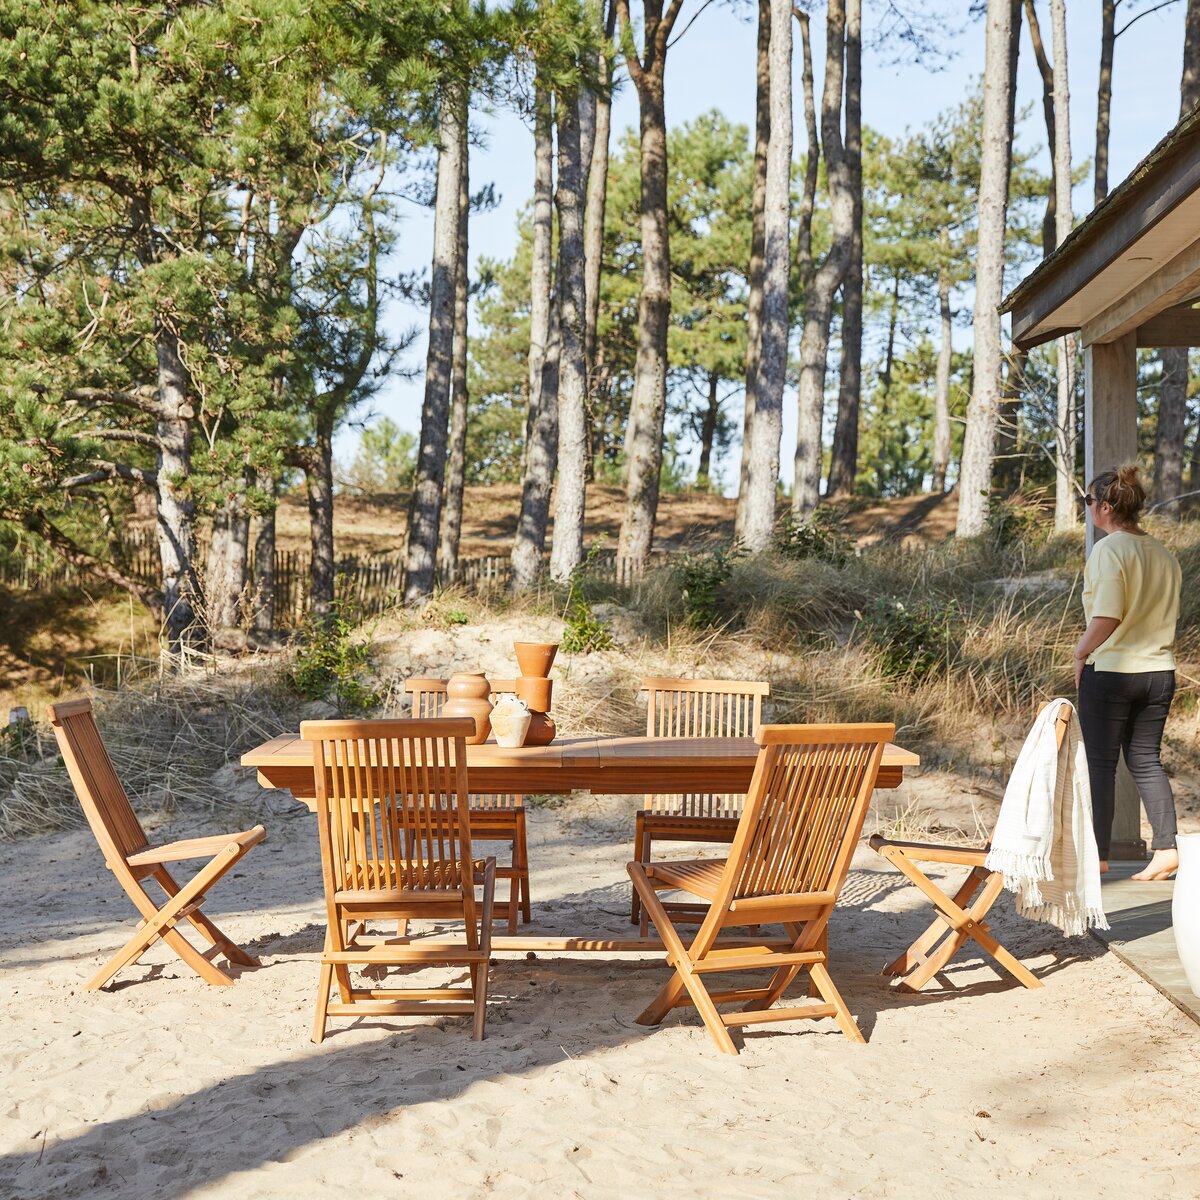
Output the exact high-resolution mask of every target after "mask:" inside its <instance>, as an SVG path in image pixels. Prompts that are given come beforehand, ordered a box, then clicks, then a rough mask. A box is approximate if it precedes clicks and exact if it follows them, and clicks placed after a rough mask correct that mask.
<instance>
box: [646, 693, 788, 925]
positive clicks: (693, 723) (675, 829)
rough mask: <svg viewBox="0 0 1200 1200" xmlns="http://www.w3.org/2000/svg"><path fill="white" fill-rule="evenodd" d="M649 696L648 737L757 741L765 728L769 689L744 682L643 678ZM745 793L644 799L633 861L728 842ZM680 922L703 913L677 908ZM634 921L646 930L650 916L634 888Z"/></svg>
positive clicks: (687, 794)
mask: <svg viewBox="0 0 1200 1200" xmlns="http://www.w3.org/2000/svg"><path fill="white" fill-rule="evenodd" d="M642 690H643V691H645V693H646V736H647V737H650V738H708V737H735V738H749V737H753V735H754V733H755V731H756V730H757V729H758V727H759V726H760V725H761V724H762V705H763V700H764V699H765V698H766V697H767V696H769V695H770V693H771V686H770V684H768V683H765V682H762V681H760V680H746V679H664V678H658V677H653V678H649V679H643V680H642ZM743 798H744V793H741V792H733V793H729V792H726V793H714V792H709V791H703V792H683V793H680V794H678V795H668V796H664V795H661V794H660V795H656V794H654V793H648V794H647V795H646V800H645V806H644V807H643V808H642V809H641V810H640V811H639V812H638V813H637V814H636V815H635V817H634V837H633V857H634V860H635V861H637V862H642V863H646V862H650V860H651V859H652V858H653V854H654V843H655V842H656V841H660V842H662V841H674V842H717V843H729V842H732V841H733V835H734V833H735V832H736V831H737V823H738V817H739V816H741V812H742V800H743ZM673 911H674V913H675V915H676V917H677V918H681V917H685V916H687V915H688V914H689V913H691V914H692V915H694V916H697V917H699V916H700V915H702V914H701V913H700V912H699V910H697V909H696V908H695V906H690V905H683V906H677V907H676V908H675V909H674V910H673ZM630 921H631V922H632V923H633V924H635V925H640V927H641V932H642V936H643V937H644V936H645V935H646V932H647V917H646V914H645V913H644V912H643V911H642V907H641V901H640V900H639V899H638V894H637V892H636V890H635V891H634V893H633V896H632V900H631V905H630Z"/></svg>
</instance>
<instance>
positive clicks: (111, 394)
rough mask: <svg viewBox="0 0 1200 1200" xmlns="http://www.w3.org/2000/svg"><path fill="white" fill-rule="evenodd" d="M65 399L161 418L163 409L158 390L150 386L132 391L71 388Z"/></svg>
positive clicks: (144, 385) (146, 385) (64, 395)
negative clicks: (117, 407) (109, 406)
mask: <svg viewBox="0 0 1200 1200" xmlns="http://www.w3.org/2000/svg"><path fill="white" fill-rule="evenodd" d="M63 398H64V399H66V400H69V401H71V402H73V403H77V404H88V405H93V406H94V405H97V404H119V405H121V406H122V407H124V408H136V409H137V410H138V411H139V412H144V413H148V414H149V415H150V416H152V417H161V416H162V415H163V407H162V405H161V404H160V403H159V401H158V389H157V388H155V387H153V386H151V385H150V384H143V385H142V386H141V387H136V388H132V389H123V388H91V387H84V388H71V389H70V390H69V391H67V392H65V393H63Z"/></svg>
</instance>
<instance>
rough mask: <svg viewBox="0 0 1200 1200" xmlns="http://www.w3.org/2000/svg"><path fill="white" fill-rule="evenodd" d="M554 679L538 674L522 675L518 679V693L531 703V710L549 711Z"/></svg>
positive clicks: (527, 702) (526, 701)
mask: <svg viewBox="0 0 1200 1200" xmlns="http://www.w3.org/2000/svg"><path fill="white" fill-rule="evenodd" d="M553 691H554V681H553V680H551V679H544V678H540V677H538V676H531V675H522V676H521V678H520V679H518V680H517V695H518V696H519V697H520V698H521V699H522V700H524V701H525V703H526V704H528V705H529V711H530V712H540V713H544V712H549V711H550V694H551V692H553Z"/></svg>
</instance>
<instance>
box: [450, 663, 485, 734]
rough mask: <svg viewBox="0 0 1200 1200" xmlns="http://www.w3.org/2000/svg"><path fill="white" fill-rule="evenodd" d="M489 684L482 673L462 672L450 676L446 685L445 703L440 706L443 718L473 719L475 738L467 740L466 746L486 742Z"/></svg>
mask: <svg viewBox="0 0 1200 1200" xmlns="http://www.w3.org/2000/svg"><path fill="white" fill-rule="evenodd" d="M491 692H492V688H491V684H489V683H488V681H487V676H486V675H484V674H483V672H482V671H473V672H468V671H463V672H461V673H460V674H458V675H451V676H450V679H449V680H448V682H447V683H446V703H445V704H443V705H442V713H441V715H442V716H443V717H473V718H474V720H475V736H474V737H469V738H467V745H468V746H478V745H480V744H481V743H483V742H486V741H487V736H488V734H489V733H491V731H492V722H491V715H492V702H491V700H490V699H489V697H490V696H491Z"/></svg>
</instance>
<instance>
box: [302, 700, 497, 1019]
mask: <svg viewBox="0 0 1200 1200" xmlns="http://www.w3.org/2000/svg"><path fill="white" fill-rule="evenodd" d="M474 729H475V725H474V722H473V721H470V720H453V719H450V720H397V721H305V722H304V723H303V724H302V725H301V726H300V735H301V737H302V738H304V739H305V741H307V742H308V743H309V744H310V746H311V752H312V765H313V774H314V776H315V779H316V784H317V824H318V830H319V834H320V839H321V863H322V869H323V875H324V882H325V906H326V915H327V919H328V926H327V932H326V936H325V948H324V950H323V952H322V954H321V976H320V981H319V983H318V987H317V1011H316V1016H315V1018H314V1021H313V1034H312V1039H313V1041H314V1042H320V1041H321V1040H322V1039H323V1038H324V1037H325V1027H326V1024H327V1023H328V1018H329V1017H331V1016H343V1017H361V1016H391V1015H425V1014H431V1015H454V1014H469V1015H471V1016H473V1018H474V1022H473V1026H474V1029H473V1032H474V1036H475V1038H476V1039H477V1040H478V1039H481V1038H482V1037H483V1035H484V1022H485V1020H486V1013H487V988H488V964H489V959H490V954H491V945H490V943H491V926H492V911H491V910H492V904H493V898H494V891H495V885H496V860H495V859H494V858H487V859H483V860H476V859H475V857H474V854H473V849H472V843H471V820H470V810H469V808H468V803H467V796H468V791H469V789H468V784H467V762H466V743H465V741H464V739H465V738H466V737H468V736H470V735H471V734H472V733H473V732H474ZM477 887H478V888H479V889H480V890H481V892H482V897H481V898H480V899H479V900H477V899H476V895H475V889H476V888H477ZM413 919H416V920H426V921H428V920H446V919H451V920H458V921H461V922H462V923H463V939H462V942H461V943H449V942H446V941H444V940H435V939H431V938H422V937H419V936H417V937H412V936H409V935H408V933H407V924H408V922H409V921H410V920H413ZM371 921H388V922H393V923H395V924H396V925H397V930H398V931H397V933H396V935H395V936H394V937H392V936H388V935H380V934H368V933H367V923H368V922H371ZM436 964H447V965H452V966H465V967H466V968H467V970H468V972H469V973H470V977H471V981H470V984H469V986H464V987H454V986H448V987H437V988H394V987H393V988H384V987H362V986H357V987H356V986H355V985H354V982H353V980H352V979H351V976H350V968H351V967H352V966H354V967H384V968H388V967H401V966H411V965H422V966H423V965H436ZM335 984H336V986H337V990H338V999H337V1000H336V1001H331V1000H330V991H331V990H332V988H333V987H334V985H335Z"/></svg>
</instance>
